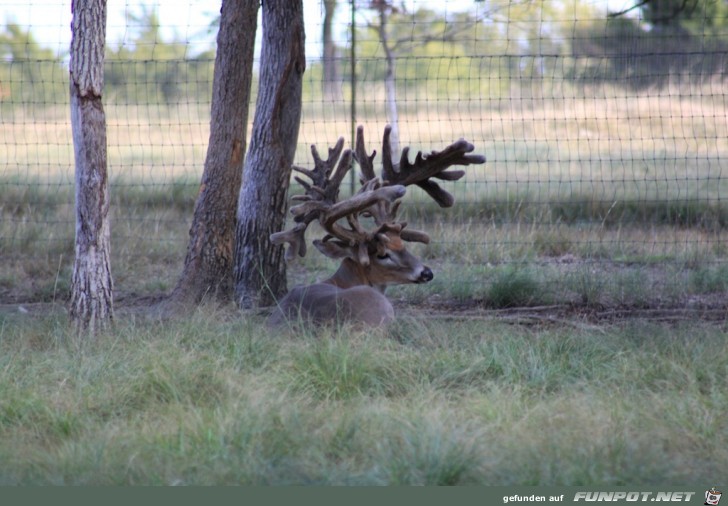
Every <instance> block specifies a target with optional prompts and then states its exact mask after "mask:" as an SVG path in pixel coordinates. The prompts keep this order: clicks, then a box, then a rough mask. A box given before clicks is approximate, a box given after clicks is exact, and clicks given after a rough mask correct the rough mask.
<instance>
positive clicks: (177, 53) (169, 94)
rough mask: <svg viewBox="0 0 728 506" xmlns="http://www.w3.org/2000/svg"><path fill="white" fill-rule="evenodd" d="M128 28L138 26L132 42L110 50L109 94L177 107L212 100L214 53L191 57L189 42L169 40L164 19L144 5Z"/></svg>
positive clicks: (130, 16) (131, 16)
mask: <svg viewBox="0 0 728 506" xmlns="http://www.w3.org/2000/svg"><path fill="white" fill-rule="evenodd" d="M127 24H129V25H130V26H138V32H137V34H136V35H135V37H134V38H133V40H132V42H131V43H130V44H125V43H120V44H119V45H118V47H117V48H116V49H114V48H113V47H110V46H107V52H106V72H105V79H106V86H107V94H108V95H109V96H110V97H112V99H113V100H116V101H118V102H121V103H137V104H143V103H151V104H165V105H172V104H175V103H178V102H180V101H185V102H187V101H192V102H195V103H197V102H200V101H202V102H206V101H209V97H210V94H211V92H212V91H211V89H212V88H211V86H212V69H213V64H214V53H213V52H212V51H204V52H202V53H200V54H198V55H196V56H190V55H189V48H188V47H187V44H186V43H185V42H184V41H183V40H181V39H178V38H177V37H176V36H175V37H174V38H173V40H172V41H165V40H163V38H162V35H161V33H160V27H161V25H160V21H159V16H158V14H157V12H156V10H154V9H153V8H151V7H147V6H142V7H141V12H140V13H139V14H132V13H128V14H127Z"/></svg>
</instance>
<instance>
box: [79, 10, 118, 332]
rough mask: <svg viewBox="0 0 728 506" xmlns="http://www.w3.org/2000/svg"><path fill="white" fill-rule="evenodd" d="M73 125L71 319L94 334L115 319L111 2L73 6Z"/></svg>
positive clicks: (81, 329) (82, 329)
mask: <svg viewBox="0 0 728 506" xmlns="http://www.w3.org/2000/svg"><path fill="white" fill-rule="evenodd" d="M71 12H72V13H73V21H72V24H71V28H72V38H71V61H70V78H71V90H70V91H71V127H72V131H73V148H74V155H75V160H76V241H75V261H74V265H73V276H72V278H71V304H70V317H71V321H72V322H73V323H74V324H75V326H76V328H77V330H78V331H79V332H81V331H87V332H88V333H89V334H91V335H93V334H95V333H96V331H97V330H100V329H103V328H105V327H106V326H107V325H108V323H109V322H111V321H112V320H113V315H114V311H113V280H112V278H111V266H110V260H109V248H110V245H109V232H110V229H109V220H108V212H109V189H108V174H107V163H106V115H105V113H104V107H103V104H102V100H101V97H102V92H103V88H104V43H105V38H106V0H73V2H72V3H71Z"/></svg>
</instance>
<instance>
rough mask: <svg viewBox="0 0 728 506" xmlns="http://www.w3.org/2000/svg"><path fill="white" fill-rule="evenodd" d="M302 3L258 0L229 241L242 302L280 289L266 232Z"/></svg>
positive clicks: (262, 300) (299, 67)
mask: <svg viewBox="0 0 728 506" xmlns="http://www.w3.org/2000/svg"><path fill="white" fill-rule="evenodd" d="M302 3H303V2H302V0H266V1H265V2H263V46H262V52H261V63H260V69H261V70H260V85H259V91H258V99H257V102H256V108H255V119H254V121H253V132H252V135H251V140H250V150H249V152H248V155H247V157H246V159H245V168H244V170H243V185H242V188H241V190H240V197H239V199H238V212H237V218H238V220H237V226H236V242H235V267H234V278H235V299H236V301H237V303H238V304H239V305H240V306H242V307H246V308H247V307H254V306H258V305H267V304H270V303H272V302H274V301H275V300H276V298H278V297H279V296H281V295H283V294H284V293H285V292H286V290H287V287H286V266H285V262H284V260H283V247H282V246H280V245H274V244H273V243H271V241H270V235H271V234H272V233H274V232H278V231H280V230H281V229H282V228H283V226H284V224H285V213H286V209H287V198H286V197H287V193H288V186H289V180H290V175H291V165H292V163H293V155H294V153H295V151H296V143H297V140H298V127H299V123H300V119H301V92H302V84H303V72H304V70H305V68H306V57H305V50H304V49H305V48H304V38H305V32H304V25H303V5H302Z"/></svg>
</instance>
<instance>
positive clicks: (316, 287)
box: [269, 127, 485, 326]
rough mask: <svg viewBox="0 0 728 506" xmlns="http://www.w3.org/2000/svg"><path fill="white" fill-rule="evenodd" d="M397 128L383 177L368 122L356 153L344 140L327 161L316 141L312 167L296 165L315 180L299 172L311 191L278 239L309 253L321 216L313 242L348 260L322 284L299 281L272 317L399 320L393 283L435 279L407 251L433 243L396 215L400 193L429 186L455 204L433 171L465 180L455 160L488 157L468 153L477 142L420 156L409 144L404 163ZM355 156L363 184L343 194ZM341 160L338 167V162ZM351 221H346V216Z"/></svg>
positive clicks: (372, 322)
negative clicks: (367, 140)
mask: <svg viewBox="0 0 728 506" xmlns="http://www.w3.org/2000/svg"><path fill="white" fill-rule="evenodd" d="M390 133H391V128H389V127H387V128H385V130H384V139H383V146H382V148H383V149H382V152H383V156H382V158H383V161H382V164H383V168H382V177H381V178H380V177H378V176H376V175H375V173H374V168H373V165H372V161H373V159H374V156H375V155H376V152H374V153H373V154H372V155H368V154H367V153H366V150H365V148H364V135H363V129H362V127H359V128H358V129H357V139H356V153H355V154H354V153H353V152H352V151H351V150H346V151H344V154H343V155H342V156H341V159H340V160H339V156H340V155H341V150H342V148H343V144H344V139H343V138H342V139H339V141H338V142H337V144H336V146H335V147H334V148H333V149H330V150H329V157H328V159H327V160H325V161H324V160H322V159H321V157H320V156H319V154H318V152H317V150H316V147H315V146H312V147H311V152H312V154H313V158H314V161H315V167H314V169H313V170H308V169H302V168H299V167H293V169H294V170H296V171H297V172H301V173H303V174H305V175H306V176H308V177H309V178H310V179H311V181H312V182H311V183H308V182H306V181H304V180H302V179H300V178H298V177H296V181H298V182H299V183H300V184H301V185H302V186H303V187H304V188H305V190H306V194H305V195H303V196H298V197H294V198H295V199H296V200H299V201H302V203H301V204H298V205H296V206H293V207H292V208H291V213H292V214H293V215H294V221H295V222H296V223H297V224H296V225H295V226H294V227H293V228H292V229H291V230H287V231H283V232H278V233H275V234H273V235H271V241H272V242H274V243H276V244H280V243H284V242H286V243H289V244H290V247H289V248H288V251H287V253H286V258H287V259H289V260H290V259H292V258H294V257H295V255H296V254H298V255H299V256H304V255H305V254H306V241H305V238H304V234H305V232H306V229H307V227H308V225H309V223H311V222H312V221H314V220H317V221H318V222H319V223H320V225H321V226H322V228H323V229H324V230H325V231H326V232H327V234H326V236H325V237H324V238H323V239H322V240H316V241H314V242H313V244H314V246H316V248H317V249H318V250H319V251H320V252H321V253H323V254H324V255H326V256H327V257H329V258H335V259H340V260H342V262H341V265H340V267H339V269H338V270H337V271H336V273H334V275H333V276H331V277H330V278H328V279H327V280H325V281H322V282H320V283H315V284H312V285H309V286H301V287H296V288H293V289H292V290H291V291H290V292H289V293H288V294H287V295H286V296H285V297H284V298H283V299H282V300H281V301H280V302H279V304H278V307H277V308H276V310H275V311H274V312H273V314H272V315H271V317H270V319H269V324H271V325H278V324H281V323H284V322H292V323H295V322H298V321H302V322H310V323H315V324H321V323H328V322H346V321H350V322H353V323H360V324H364V325H367V326H381V325H386V324H387V323H390V322H391V321H392V320H394V308H393V307H392V303H391V302H390V301H389V300H388V299H387V298H386V297H385V296H384V291H385V289H386V287H387V286H388V285H395V284H408V283H427V282H428V281H431V280H432V278H433V274H432V271H431V270H430V268H429V267H427V266H426V265H424V264H423V263H422V261H421V260H420V259H419V258H417V257H416V256H415V255H413V254H412V253H410V252H409V251H407V248H406V247H405V242H406V241H407V242H422V243H428V242H429V236H428V235H427V234H425V233H424V232H419V231H416V230H410V229H405V227H406V223H402V222H397V221H396V215H397V210H398V208H399V204H400V199H401V198H402V197H403V196H404V195H405V193H406V186H408V185H412V184H416V185H417V186H420V187H421V188H422V189H423V190H424V191H425V192H427V193H428V194H429V195H430V196H431V197H432V198H433V199H434V200H435V201H436V202H437V203H438V204H440V206H441V207H450V206H451V205H452V204H453V201H454V199H453V197H452V195H450V194H449V193H448V192H446V191H445V190H443V189H442V188H441V187H440V186H439V185H438V184H437V183H435V182H434V181H432V180H431V178H433V177H434V178H438V179H441V180H444V181H454V180H457V179H460V178H461V177H462V176H463V175H464V174H465V173H464V171H462V170H458V171H449V170H447V169H448V168H449V167H451V166H452V165H470V164H473V163H483V162H485V158H484V157H482V156H479V155H468V154H466V153H469V152H470V151H472V150H473V149H474V148H473V145H472V144H470V143H468V142H466V141H465V140H462V139H461V140H460V141H458V142H456V143H454V144H451V145H450V146H448V147H447V148H445V149H444V150H443V151H440V152H437V151H433V152H432V153H431V154H430V155H428V156H423V155H422V153H418V154H417V157H416V159H415V163H414V164H412V163H410V162H409V159H408V156H407V155H408V148H404V149H403V150H402V157H401V159H400V162H399V163H398V164H394V163H393V162H392V159H391V149H390V140H389V136H390ZM352 159H353V160H356V162H357V163H358V164H359V166H360V168H361V171H362V176H361V182H362V188H361V189H360V190H359V192H358V193H357V194H355V195H353V196H351V197H349V198H348V199H346V200H343V201H338V194H339V185H340V184H341V182H342V181H343V179H344V176H345V175H346V173H347V172H348V170H349V169H350V168H351V163H352ZM337 160H339V163H338V166H337V167H336V170H335V171H334V165H335V164H336V161H337ZM360 217H366V218H371V219H372V220H373V221H374V225H375V226H376V228H375V229H374V230H366V229H365V228H364V226H362V225H361V224H360V222H359V218H360ZM344 220H345V221H346V223H344Z"/></svg>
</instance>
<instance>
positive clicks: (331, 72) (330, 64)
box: [322, 0, 342, 101]
mask: <svg viewBox="0 0 728 506" xmlns="http://www.w3.org/2000/svg"><path fill="white" fill-rule="evenodd" d="M336 2H337V0H324V22H323V27H322V38H323V43H324V54H323V64H324V81H323V87H324V89H323V92H324V98H325V99H326V100H329V101H341V99H342V95H341V78H340V77H339V60H338V58H337V57H336V43H335V42H334V37H333V28H332V25H333V22H334V14H335V13H336Z"/></svg>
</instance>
